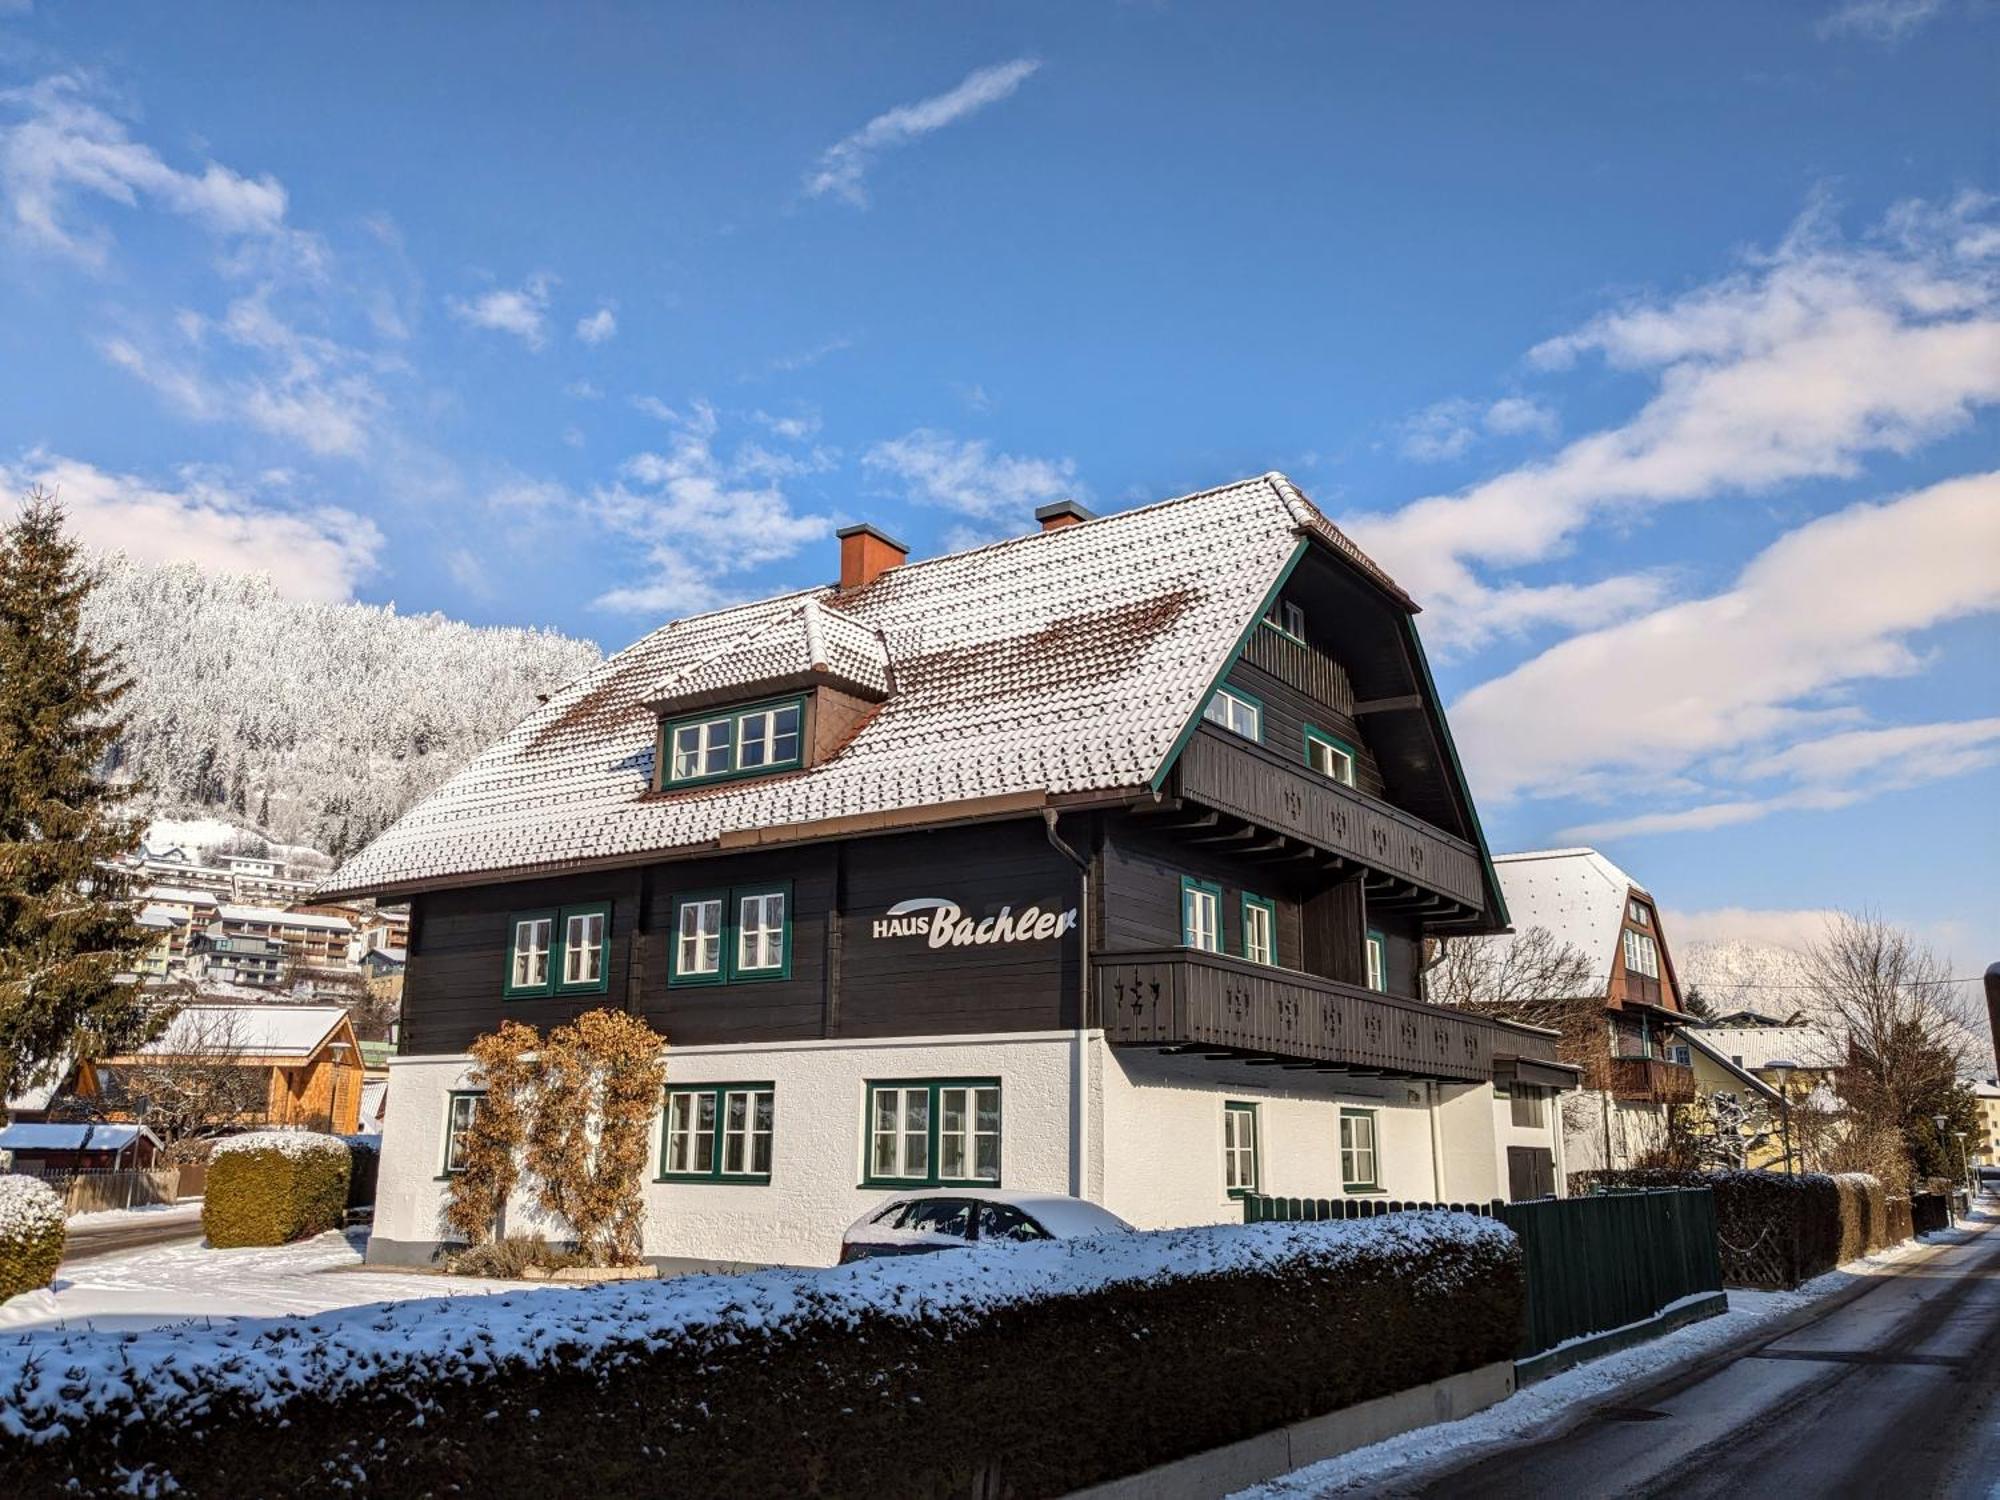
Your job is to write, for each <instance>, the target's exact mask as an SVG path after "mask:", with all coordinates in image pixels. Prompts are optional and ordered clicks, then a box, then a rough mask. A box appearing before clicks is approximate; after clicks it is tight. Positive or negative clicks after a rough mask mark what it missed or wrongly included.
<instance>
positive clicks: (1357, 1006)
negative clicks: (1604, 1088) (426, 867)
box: [1091, 948, 1556, 1082]
mask: <svg viewBox="0 0 2000 1500" xmlns="http://www.w3.org/2000/svg"><path fill="white" fill-rule="evenodd" d="M1091 967H1092V969H1093V971H1094V977H1095V988H1096V997H1097V1011H1098V1020H1099V1024H1101V1025H1102V1026H1103V1028H1104V1033H1105V1036H1106V1037H1107V1038H1108V1039H1109V1040H1110V1041H1112V1042H1113V1043H1122V1044H1126V1045H1135V1044H1136V1045H1153V1046H1179V1045H1189V1044H1191V1045H1196V1046H1209V1047H1218V1048H1227V1049H1229V1050H1231V1051H1240V1052H1244V1053H1253V1054H1261V1055H1264V1056H1269V1057H1283V1058H1292V1059H1297V1060H1299V1061H1304V1062H1325V1063H1337V1064H1340V1065H1342V1066H1345V1067H1350V1068H1357V1069H1379V1070H1381V1071H1382V1072H1385V1073H1401V1074H1408V1075H1410V1076H1413V1077H1421V1078H1441V1079H1454V1080H1461V1081H1466V1082H1476V1081H1486V1080H1490V1079H1491V1078H1492V1077H1493V1072H1494V1066H1493V1065H1494V1059H1495V1058H1496V1057H1502V1058H1516V1059H1519V1058H1527V1059H1532V1060H1533V1061H1536V1062H1542V1063H1551V1064H1552V1063H1554V1062H1555V1061H1556V1039H1555V1037H1554V1036H1552V1035H1549V1034H1547V1033H1543V1032H1539V1031H1535V1030H1533V1029H1532V1028H1528V1027H1520V1026H1513V1025H1510V1024H1509V1023H1507V1022H1505V1021H1500V1020H1496V1019H1494V1018H1492V1017H1489V1016H1484V1015H1480V1014H1478V1013H1477V1012H1472V1011H1462V1010H1449V1009H1446V1008H1445V1007H1443V1006H1437V1005H1426V1004H1424V1003H1423V1002H1422V1001H1418V1000H1406V999H1404V998H1402V997H1401V996H1398V995H1384V994H1381V993H1379V992H1377V991H1375V990H1367V989H1361V988H1359V987H1358V986H1355V985H1351V984H1341V983H1338V982H1337V981H1335V980H1331V979H1322V978H1320V977H1319V976H1317V975H1314V974H1302V973H1299V972H1298V971H1296V970H1292V969H1277V968H1273V967H1271V966H1270V965H1268V964H1255V963H1251V962H1250V961H1248V960H1247V959H1241V958H1232V957H1229V956H1228V955H1226V954H1221V953H1208V952H1204V951H1202V950H1200V949H1195V948H1162V949H1151V950H1147V951H1144V952H1132V953H1104V954H1100V955H1097V956H1095V957H1093V958H1092V959H1091Z"/></svg>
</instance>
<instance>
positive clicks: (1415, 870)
mask: <svg viewBox="0 0 2000 1500" xmlns="http://www.w3.org/2000/svg"><path fill="white" fill-rule="evenodd" d="M1262 633H1265V634H1268V633H1269V632H1262ZM1167 791H1168V793H1169V794H1170V795H1172V796H1175V797H1179V798H1181V799H1183V800H1185V801H1188V802H1194V803H1199V804H1200V805H1202V806H1204V807H1208V808H1213V809H1214V810H1216V811H1217V812H1221V813H1226V814H1228V815H1229V816H1231V817H1234V818H1238V819H1241V820H1242V821H1244V822H1246V823H1252V824H1255V825H1256V826H1258V827H1260V828H1267V829H1270V830H1271V831H1273V832H1274V833H1282V834H1286V835H1289V836H1290V837H1292V838H1295V839H1298V840H1300V841H1301V842H1303V843H1306V844H1310V845H1312V846H1313V847H1315V848H1318V849H1322V850H1325V851H1326V852H1328V853H1331V854H1336V855H1339V856H1341V857H1342V858H1343V859H1347V860H1350V861H1352V862H1354V863H1355V864H1358V865H1363V866H1366V867H1367V868H1369V869H1372V870H1380V871H1382V872H1383V873H1385V874H1387V875H1391V876H1394V877H1396V878H1397V879H1399V880H1402V881H1405V882H1407V883H1408V884H1409V885H1410V886H1413V887H1416V888H1418V889H1420V890H1424V891H1429V892H1432V893H1434V894H1436V895H1439V896H1443V897H1446V898H1448V899H1449V900H1450V901H1451V902H1453V903H1454V904H1456V905H1458V906H1461V907H1464V908H1466V909H1467V910H1468V911H1471V912H1475V913H1476V912H1480V911H1483V910H1484V909H1485V906H1486V888H1485V882H1484V880H1483V879H1482V878H1481V871H1480V868H1479V852H1478V850H1476V849H1474V848H1473V847H1472V845H1470V844H1468V843H1466V842H1465V841H1464V840H1463V839H1456V838H1453V837H1452V836H1451V835H1450V834H1448V833H1446V832H1445V831H1444V830H1443V829H1441V828H1434V827H1432V826H1431V825H1430V824H1429V823H1426V822H1425V821H1424V820H1423V819H1422V818H1418V817H1413V816H1412V815H1411V814H1409V813H1406V812H1402V811H1400V810H1399V809H1397V808H1394V807H1391V806H1389V804H1388V803H1386V802H1380V801H1377V800H1376V799H1375V798H1373V797H1370V796H1367V795H1365V794H1364V793H1361V792H1357V791H1355V790H1354V789H1353V788H1352V787H1348V786H1342V785H1341V784H1340V783H1339V782H1337V781H1333V780H1330V779H1328V778H1327V777H1325V776H1322V775H1320V774H1319V773H1318V772H1316V771H1314V770H1312V769H1310V768H1309V767H1307V766H1304V765H1296V764H1294V763H1293V762H1291V761H1289V760H1287V759H1285V757H1283V756H1281V755H1278V754H1277V753H1275V752H1274V751H1270V750H1267V749H1265V748H1264V747H1263V746H1261V745H1253V744H1250V743H1248V742H1247V741H1243V740H1238V739H1236V738H1235V737H1234V736H1232V735H1229V734H1227V733H1225V732H1224V731H1222V730H1219V729H1215V728H1212V727H1207V726H1204V727H1203V728H1202V729H1201V730H1200V731H1198V732H1197V733H1196V734H1195V735H1194V736H1193V738H1191V739H1190V740H1189V741H1188V742H1187V746H1186V748H1185V749H1183V750H1182V751H1181V757H1180V760H1179V761H1178V762H1176V764H1175V766H1174V773H1173V776H1172V778H1171V779H1170V781H1169V783H1168V786H1167Z"/></svg>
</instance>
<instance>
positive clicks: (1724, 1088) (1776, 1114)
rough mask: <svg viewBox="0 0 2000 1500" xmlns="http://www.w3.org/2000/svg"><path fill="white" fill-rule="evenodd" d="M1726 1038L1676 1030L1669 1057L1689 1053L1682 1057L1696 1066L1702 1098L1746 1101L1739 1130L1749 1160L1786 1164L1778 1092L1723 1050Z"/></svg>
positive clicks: (1697, 1087)
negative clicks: (1721, 1045) (1725, 1097)
mask: <svg viewBox="0 0 2000 1500" xmlns="http://www.w3.org/2000/svg"><path fill="white" fill-rule="evenodd" d="M1720 1040H1721V1038H1720V1036H1719V1034H1718V1033H1716V1032H1713V1031H1705V1030H1704V1029H1703V1028H1699V1027H1693V1026H1684V1027H1682V1028H1681V1029H1680V1030H1679V1031H1678V1032H1677V1033H1676V1034H1675V1043H1674V1044H1673V1045H1670V1046H1669V1047H1668V1049H1667V1051H1668V1055H1669V1056H1672V1055H1673V1054H1674V1053H1675V1052H1676V1051H1681V1052H1683V1053H1684V1054H1685V1055H1684V1057H1682V1058H1680V1059H1678V1060H1681V1061H1685V1062H1686V1063H1688V1065H1689V1066H1691V1067H1692V1068H1693V1069H1694V1086H1695V1095H1696V1097H1697V1098H1700V1099H1705V1100H1708V1101H1710V1103H1711V1104H1713V1103H1714V1101H1715V1100H1716V1096H1717V1095H1727V1096H1728V1097H1729V1098H1730V1099H1732V1100H1734V1101H1735V1103H1736V1104H1737V1105H1738V1106H1740V1108H1741V1110H1742V1117H1741V1119H1740V1121H1739V1122H1738V1124H1737V1134H1738V1136H1739V1137H1740V1138H1741V1139H1742V1142H1743V1165H1744V1166H1746V1167H1770V1166H1782V1165H1783V1164H1784V1160H1785V1144H1784V1138H1783V1134H1782V1129H1781V1127H1782V1125H1783V1123H1784V1121H1783V1114H1782V1111H1781V1109H1780V1101H1779V1098H1778V1091H1777V1090H1776V1089H1775V1088H1773V1087H1772V1086H1771V1085H1770V1084H1768V1083H1766V1082H1765V1081H1764V1080H1763V1079H1761V1078H1759V1077H1758V1076H1757V1075H1756V1074H1755V1073H1753V1072H1751V1071H1750V1070H1749V1069H1748V1068H1746V1067H1744V1066H1742V1065H1741V1064H1740V1063H1738V1062H1736V1061H1735V1059H1734V1058H1733V1057H1732V1056H1731V1055H1730V1054H1728V1053H1726V1052H1724V1051H1722V1050H1721V1048H1720V1047H1719V1045H1718V1043H1719V1041H1720Z"/></svg>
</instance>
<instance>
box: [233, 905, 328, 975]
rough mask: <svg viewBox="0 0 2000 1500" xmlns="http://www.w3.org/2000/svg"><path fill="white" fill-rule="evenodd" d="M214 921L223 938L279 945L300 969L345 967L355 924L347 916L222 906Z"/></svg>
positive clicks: (268, 908)
mask: <svg viewBox="0 0 2000 1500" xmlns="http://www.w3.org/2000/svg"><path fill="white" fill-rule="evenodd" d="M216 919H217V920H218V921H219V922H220V923H221V925H222V931H223V933H224V935H226V936H229V937H254V938H263V939H265V940H267V941H269V942H273V943H277V944H279V945H280V946H281V947H282V948H283V949H284V951H285V957H286V958H287V959H288V960H289V961H290V962H291V963H293V964H295V965H297V966H298V967H300V968H311V969H336V968H345V967H347V945H348V942H349V940H350V939H351V938H352V937H353V936H354V923H353V922H352V921H351V920H350V919H349V918H347V917H346V916H343V915H339V914H337V913H331V912H325V911H280V910H279V909H277V908H276V907H272V906H235V905H228V904H225V905H223V906H222V907H220V908H218V910H217V913H216Z"/></svg>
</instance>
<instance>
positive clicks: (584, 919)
mask: <svg viewBox="0 0 2000 1500" xmlns="http://www.w3.org/2000/svg"><path fill="white" fill-rule="evenodd" d="M603 978H604V913H603V912H601V911H587V912H574V913H571V914H570V915H568V916H565V917H564V918H563V978H562V982H563V983H564V984H597V983H599V982H600V981H601V980H602V979H603Z"/></svg>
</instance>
